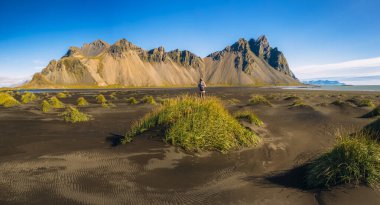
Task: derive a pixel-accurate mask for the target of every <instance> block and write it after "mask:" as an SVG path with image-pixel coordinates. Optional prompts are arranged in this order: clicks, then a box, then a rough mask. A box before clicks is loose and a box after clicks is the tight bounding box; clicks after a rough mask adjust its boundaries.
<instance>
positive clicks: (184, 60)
mask: <svg viewBox="0 0 380 205" xmlns="http://www.w3.org/2000/svg"><path fill="white" fill-rule="evenodd" d="M167 55H168V56H169V57H170V58H171V59H172V60H173V61H174V62H176V63H178V64H180V65H183V66H185V67H194V68H199V67H201V66H202V64H203V60H202V58H200V57H199V56H197V55H195V54H194V53H192V52H190V51H187V50H182V51H181V50H179V49H175V50H172V51H169V52H168V53H167Z"/></svg>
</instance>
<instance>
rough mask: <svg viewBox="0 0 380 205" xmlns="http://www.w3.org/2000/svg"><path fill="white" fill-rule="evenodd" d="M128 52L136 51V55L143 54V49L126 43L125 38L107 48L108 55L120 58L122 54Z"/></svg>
mask: <svg viewBox="0 0 380 205" xmlns="http://www.w3.org/2000/svg"><path fill="white" fill-rule="evenodd" d="M129 50H134V51H138V53H141V52H144V51H143V49H141V48H140V47H138V46H136V45H134V44H132V43H131V42H129V41H127V39H125V38H123V39H120V40H118V41H117V42H116V43H115V44H113V45H112V46H110V47H109V53H111V55H113V56H118V57H120V56H121V55H122V53H123V52H126V51H129Z"/></svg>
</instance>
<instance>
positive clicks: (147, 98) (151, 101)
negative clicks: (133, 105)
mask: <svg viewBox="0 0 380 205" xmlns="http://www.w3.org/2000/svg"><path fill="white" fill-rule="evenodd" d="M141 102H142V103H145V104H151V105H155V104H157V103H156V101H155V100H154V98H153V96H151V95H146V96H144V97H143V98H142V99H141Z"/></svg>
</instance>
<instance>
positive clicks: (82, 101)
mask: <svg viewBox="0 0 380 205" xmlns="http://www.w3.org/2000/svg"><path fill="white" fill-rule="evenodd" d="M88 104H89V103H88V102H87V100H86V99H85V98H84V97H79V98H78V99H77V105H78V106H81V107H83V106H87V105H88Z"/></svg>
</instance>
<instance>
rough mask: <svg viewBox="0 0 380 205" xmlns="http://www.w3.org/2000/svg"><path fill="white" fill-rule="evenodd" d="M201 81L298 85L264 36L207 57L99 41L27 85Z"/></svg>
mask: <svg viewBox="0 0 380 205" xmlns="http://www.w3.org/2000/svg"><path fill="white" fill-rule="evenodd" d="M201 77H202V78H204V79H205V81H206V83H208V84H219V85H221V84H223V85H279V84H282V85H283V84H287V85H288V84H299V81H298V80H297V79H296V77H295V76H294V74H293V73H292V72H291V70H290V69H289V66H288V63H287V61H286V59H285V56H284V55H283V53H282V52H280V51H278V49H277V48H271V47H270V46H269V43H268V40H267V39H266V37H265V36H260V37H259V38H258V39H257V40H254V39H250V40H249V41H247V40H245V39H239V41H237V42H236V43H234V44H233V45H231V46H227V47H226V48H225V49H224V50H222V51H218V52H215V53H212V54H210V55H208V56H207V57H206V58H203V59H202V58H201V57H199V56H197V55H195V54H193V53H191V52H190V51H187V50H178V49H176V50H172V51H169V52H166V51H165V49H164V48H163V47H158V48H154V49H152V50H144V49H142V48H140V47H138V46H136V45H134V44H132V43H131V42H129V41H127V40H126V39H121V40H119V41H117V42H116V43H115V44H113V45H109V44H108V43H106V42H104V41H102V40H97V41H95V42H92V43H90V44H84V45H83V46H82V47H81V48H78V47H70V48H69V50H68V51H67V52H66V54H65V55H64V56H63V57H62V58H61V59H59V60H58V61H57V60H52V61H50V62H49V64H48V65H47V66H46V68H44V69H43V70H42V71H41V72H40V73H36V74H35V75H34V76H33V78H32V80H31V81H30V82H28V83H27V84H26V86H28V87H59V86H74V85H75V86H81V85H86V86H108V85H121V86H172V85H193V84H195V83H197V82H198V80H199V78H201Z"/></svg>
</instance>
